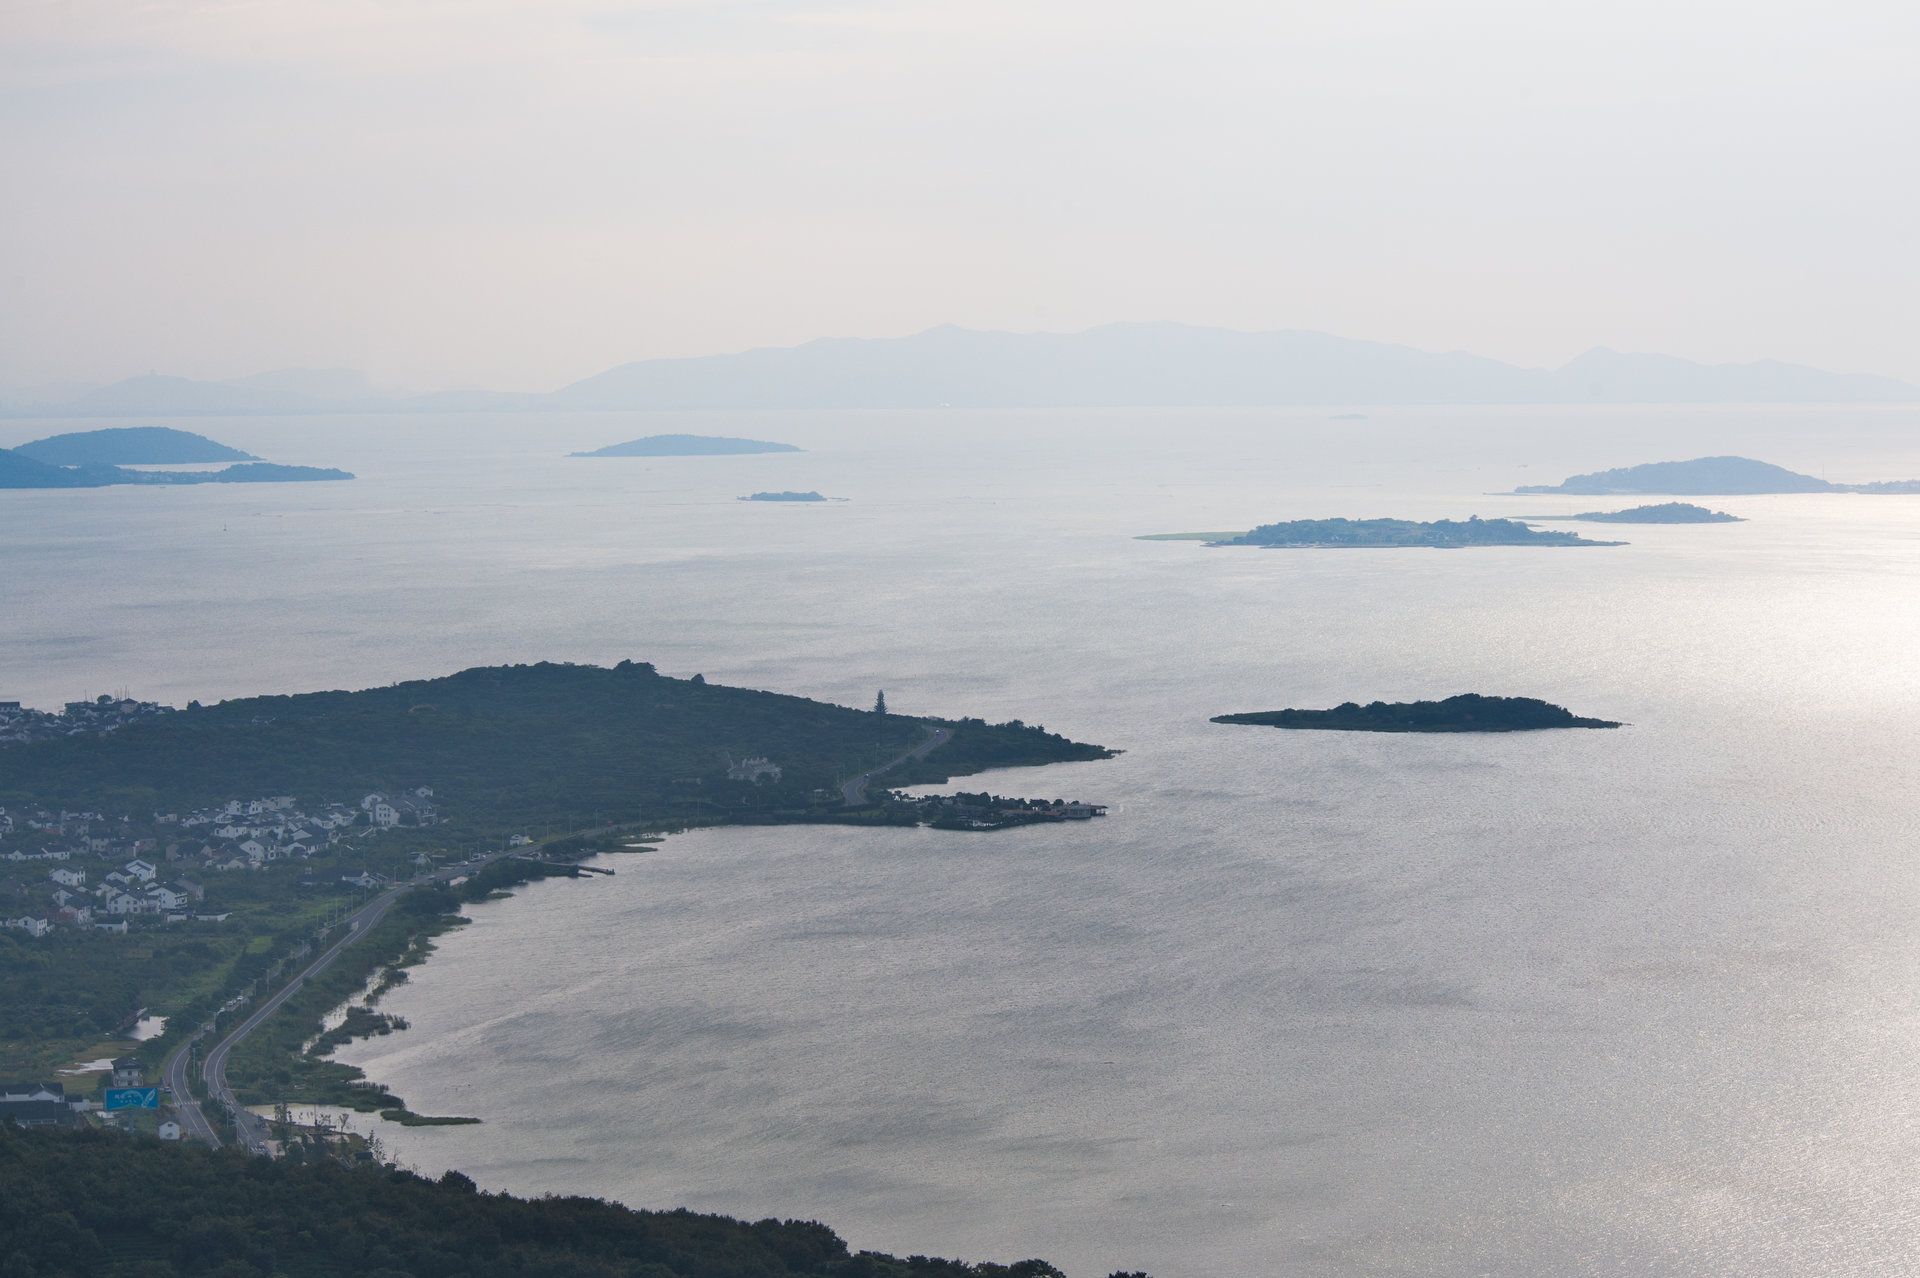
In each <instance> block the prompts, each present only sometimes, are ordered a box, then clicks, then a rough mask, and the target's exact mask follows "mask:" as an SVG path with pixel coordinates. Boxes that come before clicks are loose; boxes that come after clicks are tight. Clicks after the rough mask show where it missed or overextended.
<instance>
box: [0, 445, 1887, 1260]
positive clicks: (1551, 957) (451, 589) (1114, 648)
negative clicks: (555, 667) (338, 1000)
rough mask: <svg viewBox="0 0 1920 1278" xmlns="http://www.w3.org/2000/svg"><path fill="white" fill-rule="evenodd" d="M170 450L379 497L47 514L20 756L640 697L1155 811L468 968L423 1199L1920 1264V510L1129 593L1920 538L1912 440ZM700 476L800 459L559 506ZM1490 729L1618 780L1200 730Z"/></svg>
mask: <svg viewBox="0 0 1920 1278" xmlns="http://www.w3.org/2000/svg"><path fill="white" fill-rule="evenodd" d="M182 424H184V425H188V426H190V427H192V428H196V429H203V430H205V431H207V432H208V433H210V434H213V435H215V436H216V437H218V438H221V439H223V440H227V441H229V442H232V443H234V444H237V445H239V446H241V447H244V448H247V449H249V450H250V451H253V452H256V453H259V454H261V455H262V456H266V457H268V458H270V459H272V460H276V461H286V462H302V463H314V464H328V465H342V466H346V467H347V468H349V469H352V470H355V471H357V472H359V473H360V474H361V476H362V478H361V479H360V480H359V481H357V482H355V483H352V484H340V485H311V486H307V485H302V486H287V487H261V488H240V487H237V486H236V487H233V488H224V487H222V486H206V487H197V488H186V489H177V490H137V489H107V490H101V491H97V492H81V493H72V492H67V493H40V492H36V493H6V494H0V528H4V530H5V536H6V544H7V546H8V554H7V556H6V557H5V560H4V562H0V608H3V609H4V615H5V617H6V624H5V626H4V627H0V697H8V698H11V697H21V698H23V699H25V700H27V701H28V702H30V703H33V704H39V705H55V704H57V703H58V702H61V701H64V700H68V699H71V698H75V697H78V696H80V695H82V694H83V693H93V694H97V693H99V692H102V691H110V690H117V689H119V688H122V687H124V688H128V689H131V690H132V691H133V692H135V693H136V694H139V695H144V696H157V697H160V698H162V699H166V700H171V701H174V702H176V703H178V702H184V701H185V700H186V699H187V698H189V697H199V698H201V699H203V700H205V699H209V698H214V697H220V696H231V695H241V694H247V693H255V692H268V691H293V690H303V689H308V688H314V687H325V686H350V687H358V686H366V685H368V684H374V683H381V682H385V681H388V680H392V679H398V678H409V677H418V676H423V675H431V674H436V673H443V672H446V671H449V670H452V669H456V668H459V667H461V666H465V665H472V664H479V663H492V662H500V661H519V660H537V659H542V658H546V659H565V660H580V661H598V662H610V661H614V660H618V659H620V658H622V657H633V658H635V659H641V660H652V661H654V662H655V663H656V664H658V665H659V666H660V667H661V668H662V669H663V670H665V671H667V672H669V673H673V674H679V675H686V674H691V673H693V672H695V671H701V672H704V673H705V674H706V676H707V677H708V678H709V679H717V680H722V681H725V682H730V683H742V684H749V685H753V686H759V687H768V688H775V689H778V690H781V691H786V692H795V693H802V694H806V695H811V696H818V697H825V698H829V699H833V700H838V701H842V702H847V703H851V704H859V705H864V704H868V703H870V702H871V700H872V697H873V693H874V690H875V689H876V688H880V687H884V688H885V689H886V691H887V698H888V702H889V704H890V705H891V706H893V707H894V708H895V709H896V710H898V711H901V712H905V713H918V712H927V713H939V714H960V713H969V714H985V715H988V716H992V717H1009V716H1016V715H1017V716H1019V717H1022V718H1025V719H1026V720H1028V721H1029V722H1040V723H1044V724H1045V725H1046V726H1047V727H1049V728H1050V729H1054V730H1058V731H1064V732H1067V733H1068V734H1070V735H1072V736H1075V737H1078V738H1081V739H1084V740H1093V741H1099V742H1102V743H1104V744H1108V745H1112V746H1117V747H1121V748H1124V749H1125V750H1126V752H1127V753H1125V754H1124V755H1122V756H1121V757H1119V758H1117V759H1114V760H1111V761H1107V762H1102V763H1091V764H1074V765H1067V766H1060V767H1054V768H1049V769H1043V770H1037V771H1026V772H1015V773H1005V774H998V775H995V776H992V777H990V778H988V779H986V780H985V781H984V782H982V781H977V780H970V781H968V782H967V783H966V784H967V786H968V787H969V788H973V787H975V786H979V785H982V784H985V785H988V786H990V787H991V788H993V789H995V790H997V791H999V792H1002V793H1018V794H1034V795H1046V796H1056V795H1057V796H1062V797H1077V798H1085V799H1090V800H1094V801H1099V802H1105V803H1107V804H1109V805H1111V808H1112V815H1110V816H1109V817H1107V818H1106V819H1105V820H1102V821H1098V822H1093V823H1089V824H1086V825H1074V826H1071V827H1062V828H1056V829H1035V830H1023V831H1011V832H1004V833H998V834H991V835H959V834H944V833H938V832H933V831H917V832H911V833H897V832H894V833H889V832H868V831H852V830H835V829H822V828H805V829H800V828H796V829H771V830H766V829H761V830H735V831H712V832H703V833H698V834H692V835H686V836H681V837H676V838H673V839H670V840H668V841H667V842H666V843H665V845H664V846H662V847H661V849H660V850H659V851H657V852H653V853H649V854H645V855H636V856H628V857H620V858H608V859H607V860H606V861H605V862H604V863H605V864H608V865H611V866H612V867H613V868H615V869H616V870H617V871H618V873H617V875H616V876H615V877H613V878H611V879H605V878H596V879H593V880H591V881H586V882H572V881H566V882H548V883H544V884H539V885H535V886H532V887H529V888H527V889H525V890H523V891H521V892H520V893H519V894H518V895H517V896H516V897H515V898H514V899H513V900H511V901H506V902H500V903H494V904H489V905H483V906H479V907H475V908H474V909H473V910H472V911H471V913H472V916H473V919H474V922H473V925H472V926H471V927H468V928H466V929H464V930H462V931H461V932H459V933H457V934H455V935H453V936H451V937H449V938H447V939H446V940H445V941H444V942H443V943H442V947H441V955H440V957H438V958H436V959H435V961H434V962H432V963H431V964H429V965H428V966H427V967H426V968H424V969H422V970H420V971H417V972H416V973H415V975H414V979H413V981H412V982H411V983H410V984H409V985H407V986H405V987H403V988H402V989H400V990H399V991H397V992H396V993H394V994H393V995H391V996H389V1000H390V1003H391V1008H392V1010H393V1011H395V1012H398V1013H399V1014H401V1015H403V1016H405V1017H406V1018H407V1019H408V1020H409V1021H410V1022H411V1023H412V1026H413V1028H412V1029H411V1031H409V1032H407V1033H405V1034H400V1035H395V1036H392V1037H390V1038H385V1039H378V1040H375V1041H373V1042H371V1043H367V1044H361V1045H357V1046H356V1047H355V1048H354V1049H353V1050H352V1051H351V1052H350V1053H348V1055H349V1056H350V1058H351V1059H353V1060H354V1061H355V1062H356V1063H359V1064H362V1065H364V1066H365V1067H366V1068H368V1069H369V1070H370V1071H371V1072H372V1073H373V1074H375V1075H376V1076H377V1077H379V1078H381V1079H383V1080H385V1081H387V1082H388V1083H390V1084H391V1085H392V1086H393V1087H394V1089H395V1090H396V1091H398V1092H399V1093H400V1094H402V1095H404V1096H405V1097H406V1098H407V1099H408V1101H409V1102H410V1103H411V1104H412V1105H413V1106H414V1108H416V1109H419V1110H421V1111H424V1112H439V1113H461V1114H474V1115H478V1116H480V1117H482V1118H484V1119H485V1120H486V1121H485V1123H484V1124H483V1125H481V1126H478V1127H463V1128H441V1129H398V1128H393V1127H392V1126H391V1125H389V1130H388V1131H387V1132H386V1133H385V1136H386V1139H387V1140H388V1143H389V1144H390V1145H391V1146H393V1147H394V1148H396V1149H397V1150H398V1151H399V1152H400V1153H401V1155H402V1157H404V1158H405V1159H406V1160H407V1161H409V1162H411V1163H412V1164H414V1165H416V1166H418V1167H420V1168H421V1169H422V1170H426V1171H435V1170H437V1169H439V1168H441V1167H444V1166H449V1165H457V1166H459V1167H461V1168H463V1169H464V1170H466V1171H467V1172H468V1173H469V1174H471V1175H473V1176H474V1177H475V1179H477V1180H479V1181H480V1182H481V1183H482V1184H483V1185H485V1186H487V1187H492V1188H502V1189H511V1190H514V1191H517V1192H541V1191H554V1192H571V1193H590V1194H596V1195H602V1196H607V1197H613V1198H618V1199H621V1200H623V1201H626V1202H629V1203H632V1204H635V1205H644V1206H656V1207H663V1206H674V1205H681V1204H684V1205H688V1206H692V1207H696V1208H700V1209H705V1210H716V1211H726V1212H730V1213H733V1214H736V1215H743V1216H749V1217H754V1216H762V1215H779V1216H801V1217H818V1218H820V1219H823V1220H826V1221H828V1222H829V1223H831V1224H832V1225H834V1226H835V1228H837V1229H838V1230H840V1231H841V1233H842V1234H843V1235H845V1236H846V1237H848V1238H849V1239H850V1240H851V1241H852V1242H853V1243H854V1245H856V1246H868V1247H876V1248H881V1249H885V1250H891V1251H898V1252H906V1251H918V1252H931V1253H938V1254H959V1255H965V1256H968V1257H972V1258H983V1257H990V1258H998V1259H1002V1260H1009V1259H1017V1258H1020V1257H1023V1256H1028V1255H1043V1256H1047V1257H1049V1258H1051V1259H1053V1260H1055V1261H1056V1262H1057V1263H1060V1264H1061V1265H1063V1266H1064V1267H1065V1268H1066V1269H1067V1270H1068V1272H1069V1273H1070V1274H1071V1275H1072V1276H1073V1278H1102V1276H1103V1275H1105V1274H1106V1273H1107V1272H1108V1271H1109V1270H1111V1269H1114V1268H1120V1267H1124V1268H1128V1269H1133V1268H1141V1269H1146V1270H1148V1271H1149V1272H1151V1273H1153V1274H1155V1275H1156V1276H1157V1278H1197V1276H1200V1275H1266V1274H1301V1275H1321V1274H1396V1275H1397V1274H1407V1275H1415V1274H1420V1275H1428V1274H1431V1275H1454V1274H1459V1275H1469V1274H1501V1275H1509V1274H1510V1275H1535V1274H1562V1273H1564V1274H1609V1275H1612V1274H1650V1275H1651V1274H1673V1273H1689V1274H1727V1275H1735V1274H1905V1273H1910V1272H1912V1271H1913V1270H1914V1268H1915V1267H1916V1265H1920V1211H1917V1210H1916V1207H1915V1197H1914V1194H1913V1192H1912V1191H1913V1184H1914V1179H1915V1176H1914V1172H1913V1168H1914V1166H1915V1165H1916V1162H1917V1161H1920V1110H1917V1108H1916V1104H1915V1096H1916V1082H1915V1063H1916V1059H1917V1058H1920V944H1917V943H1916V940H1915V923H1916V908H1917V907H1920V855H1917V854H1920V792H1917V791H1916V787H1915V766H1916V761H1920V715H1916V710H1920V669H1917V668H1916V660H1915V657H1916V640H1915V638H1914V636H1915V635H1920V498H1897V497H1882V498H1873V497H1853V496H1824V497H1821V496H1804V497H1759V498H1724V499H1717V500H1715V501H1713V502H1712V504H1713V505H1715V506H1717V507H1719V508H1722V509H1727V510H1731V511H1733V512H1734V513H1737V514H1741V515H1745V516H1748V517H1749V522H1746V523H1742V524H1733V525H1719V526H1701V527H1667V528H1660V527H1647V528H1638V527H1636V528H1619V529H1614V528H1608V527H1605V526H1594V532H1593V533H1592V534H1591V535H1595V536H1601V537H1620V538H1622V539H1624V540H1628V541H1630V542H1631V543H1632V545H1630V546H1627V547H1622V548H1617V549H1607V550H1597V549H1596V550H1541V549H1519V548H1492V549H1481V550H1473V551H1463V552H1436V551H1426V550H1397V551H1344V552H1282V551H1253V550H1247V551H1231V550H1209V549H1206V548H1204V547H1202V546H1199V545H1195V544H1189V543H1154V542H1140V541H1135V540H1132V538H1133V536H1134V535H1135V534H1139V533H1148V532H1160V531H1174V530H1181V529H1189V528H1201V529H1219V528H1237V527H1247V526H1250V525H1251V524H1253V523H1256V522H1264V521H1268V520H1272V519H1278V518H1290V517H1308V516H1330V515H1349V516H1354V517H1368V516H1378V515H1395V516H1407V517H1417V518H1434V517H1439V516H1451V517H1463V516H1465V515H1468V514H1474V513H1478V514H1481V515H1488V516H1490V515H1495V514H1509V513H1539V514H1546V513H1569V512H1571V511H1574V510H1583V509H1591V508H1594V507H1595V506H1601V507H1605V506H1607V505H1609V504H1610V503H1608V502H1605V501H1595V500H1593V499H1556V498H1550V497H1529V498H1513V497H1490V496H1485V495H1484V494H1486V493H1488V492H1490V491H1493V490H1499V489H1507V488H1511V487H1513V486H1514V485H1515V484H1516V483H1529V482H1540V481H1543V480H1544V481H1548V482H1551V481H1553V480H1556V479H1558V478H1560V477H1562V476H1564V475H1566V474H1568V473H1572V472H1575V471H1583V470H1592V469H1598V468H1602V467H1606V466H1614V465H1622V464H1630V463H1632V462H1636V461H1644V460H1657V459H1664V458H1672V457H1687V456H1696V455H1700V454H1705V453H1722V452H1733V453H1740V454H1744V455H1748V456H1758V457H1762V458H1765V459H1767V460H1771V461H1775V462H1779V463H1781V464H1784V465H1788V466H1792V467H1794V468H1796V469H1801V470H1808V471H1812V472H1814V473H1823V472H1824V473H1826V474H1828V475H1829V476H1830V477H1832V478H1834V479H1843V480H1853V479H1876V478H1907V477H1916V476H1920V430H1917V429H1916V427H1920V413H1916V412H1914V411H1912V410H1858V409H1854V410H1827V409H1778V410H1775V409H1768V410H1754V409H1741V410H1732V409H1697V410H1641V409H1608V410H1598V409H1595V410H1568V409H1555V410H1524V409H1500V410H1464V409H1462V410H1383V411H1379V412H1374V413H1373V414H1372V415H1371V416H1370V417H1369V419H1367V420H1365V421H1358V422H1348V421H1341V422H1336V421H1330V420H1328V419H1327V417H1326V414H1325V413H1324V412H1321V411H1312V412H1292V411H1289V412H1271V411H1267V412H1252V411H1247V412H1221V411H1213V412H1198V413H1171V412H1138V413H1079V414H1074V413H1047V414H1015V413H998V414H973V413H951V414H940V413H921V414H879V413H875V414H784V415H780V414H738V415H709V416H701V417H695V416H671V415H661V416H658V417H651V418H648V417H640V416H636V415H608V416H573V417H550V418H534V417H521V418H485V417H476V418H446V419H414V418H395V419H387V420H377V419H259V420H253V419H227V420H220V421H209V422H205V423H199V424H194V423H182ZM62 428H64V427H63V426H58V425H41V424H36V423H22V422H11V423H6V424H5V432H4V438H0V442H3V443H16V442H20V441H23V440H25V439H29V438H33V437H35V436H37V435H41V434H46V433H50V432H51V431H52V430H54V429H62ZM688 429H691V430H695V431H699V432H702V433H727V434H742V435H751V436H755V437H760V438H774V439H785V440H791V441H792V442H795V443H798V444H801V445H803V446H805V447H806V448H807V449H809V451H808V452H806V453H804V454H798V455H778V456H764V457H745V458H684V459H654V460H639V459H635V460H617V461H616V460H607V461H576V460H570V459H567V458H565V457H563V456H561V454H563V453H565V452H568V451H571V450H574V449H579V448H589V447H596V446H598V445H600V444H604V443H608V442H613V441H615V440H619V439H623V438H630V437H632V436H635V435H641V434H649V433H657V432H664V431H669V430H688ZM764 488H793V489H809V488H814V489H818V490H820V491H821V492H824V493H827V494H829V495H832V496H842V497H847V498H850V500H849V501H848V502H846V503H844V504H833V505H827V506H799V507H795V506H766V505H757V504H746V503H741V502H737V501H735V500H734V498H735V497H736V496H738V495H739V494H742V493H747V492H751V491H755V490H757V489H764ZM1620 504H1630V503H1620ZM1468 690H1474V691H1481V692H1489V693H1514V694H1526V695H1535V696H1542V697H1546V698H1548V699H1550V700H1553V701H1557V702H1560V703H1562V704H1566V705H1569V706H1571V707H1573V708H1574V709H1575V710H1576V711H1577V712H1579V713H1584V714H1593V715H1599V716H1602V717H1607V718H1615V719H1622V720H1626V721H1628V723H1629V725H1630V726H1628V727H1626V728H1623V729H1621V730H1619V731H1616V732H1569V733H1556V734H1548V735H1525V736H1511V737H1506V736H1500V737H1465V738H1435V737H1411V738H1401V737H1391V736H1368V735H1354V736H1349V735H1344V734H1318V733H1298V734H1284V733H1280V732H1274V731H1269V730H1264V729H1254V728H1233V727H1224V726H1220V725H1214V724H1211V723H1209V722H1207V719H1208V716H1210V715H1213V714H1218V713H1221V712H1223V711H1230V710H1250V709H1267V708H1274V707H1277V706H1282V705H1329V704H1333V703H1335V702H1338V701H1341V700H1346V699H1349V698H1359V699H1362V700H1366V699H1371V698H1374V697H1383V698H1387V699H1395V698H1405V697H1414V696H1441V695H1447V694H1449V693H1453V692H1459V691H1468Z"/></svg>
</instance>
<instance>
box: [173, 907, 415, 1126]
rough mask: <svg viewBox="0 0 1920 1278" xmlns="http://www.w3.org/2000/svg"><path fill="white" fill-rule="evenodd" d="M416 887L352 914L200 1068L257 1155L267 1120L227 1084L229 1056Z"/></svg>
mask: <svg viewBox="0 0 1920 1278" xmlns="http://www.w3.org/2000/svg"><path fill="white" fill-rule="evenodd" d="M412 886H413V884H412V883H401V884H397V885H395V886H394V887H390V888H388V889H387V890H386V891H385V892H382V893H381V894H380V895H379V896H376V897H374V898H373V899H372V900H371V901H368V902H367V903H366V904H365V905H363V906H361V907H360V908H359V909H358V910H355V911H354V912H353V913H352V914H350V915H348V916H347V919H346V933H345V935H343V936H342V937H341V938H340V939H339V940H337V941H335V942H334V943H333V944H332V945H330V946H328V947H327V948H326V949H325V950H323V951H322V952H321V954H320V957H319V958H317V959H315V960H314V961H313V962H312V963H311V964H309V965H308V967H307V970H306V971H304V972H302V973H300V975H298V976H296V977H294V978H293V979H292V980H290V981H288V982H287V983H286V984H285V985H283V986H281V987H280V989H279V990H277V991H276V992H275V993H274V995H273V997H271V998H269V999H267V1001H266V1002H264V1003H262V1004H260V1006H259V1007H257V1008H255V1009H254V1010H253V1015H251V1016H249V1017H247V1019H246V1020H244V1021H241V1022H240V1024H239V1025H237V1026H235V1027H234V1030H233V1032H232V1033H230V1034H228V1035H227V1036H226V1037H225V1038H223V1039H221V1040H220V1041H219V1043H217V1044H215V1046H214V1049H213V1050H212V1051H210V1052H208V1053H207V1059H206V1063H205V1064H203V1065H202V1066H201V1067H200V1076H201V1077H202V1078H204V1079H206V1080H207V1094H208V1095H209V1096H214V1097H218V1098H219V1100H220V1102H221V1103H222V1104H224V1105H225V1106H226V1107H227V1112H228V1113H230V1114H232V1115H233V1116H234V1118H235V1121H236V1122H238V1124H239V1129H238V1130H239V1136H240V1142H241V1143H242V1144H243V1145H245V1146H246V1147H247V1149H248V1151H249V1152H251V1153H255V1154H264V1153H266V1152H267V1145H266V1141H267V1123H266V1120H265V1119H263V1118H261V1117H260V1116H259V1115H258V1114H250V1113H248V1112H247V1111H246V1110H245V1109H242V1108H241V1106H240V1102H239V1101H237V1100H236V1099H234V1095H233V1089H232V1088H230V1087H228V1086H227V1058H228V1057H229V1056H231V1055H232V1054H233V1049H234V1047H235V1046H236V1045H238V1044H239V1042H240V1040H241V1039H244V1038H245V1037H246V1036H247V1035H249V1034H251V1033H253V1031H254V1030H256V1029H258V1028H259V1027H260V1024H261V1022H263V1021H265V1020H266V1019H267V1018H268V1017H269V1016H272V1015H273V1014H274V1013H275V1012H277V1011H279V1010H280V1005H281V1004H282V1003H285V1002H286V1001H287V1000H288V999H290V998H292V997H293V996H294V995H295V994H297V993H299V992H300V988H301V986H303V985H305V984H306V983H307V982H308V981H309V980H311V979H312V978H313V977H316V976H318V975H320V973H322V972H324V971H326V970H327V968H328V967H330V966H332V964H333V961H334V960H335V959H337V958H339V957H340V951H341V950H344V949H346V948H347V947H348V946H349V945H352V944H353V943H354V942H355V941H357V940H359V939H360V938H361V937H363V936H365V935H366V934H367V933H368V932H371V931H372V930H373V929H374V927H375V926H376V925H378V923H379V922H380V920H381V919H383V918H385V917H386V915H387V911H388V910H390V909H392V908H393V903H394V902H395V901H397V900H399V899H400V896H401V894H402V893H404V892H405V891H407V889H409V888H411V887H412ZM202 1121H204V1119H203V1120H202Z"/></svg>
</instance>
